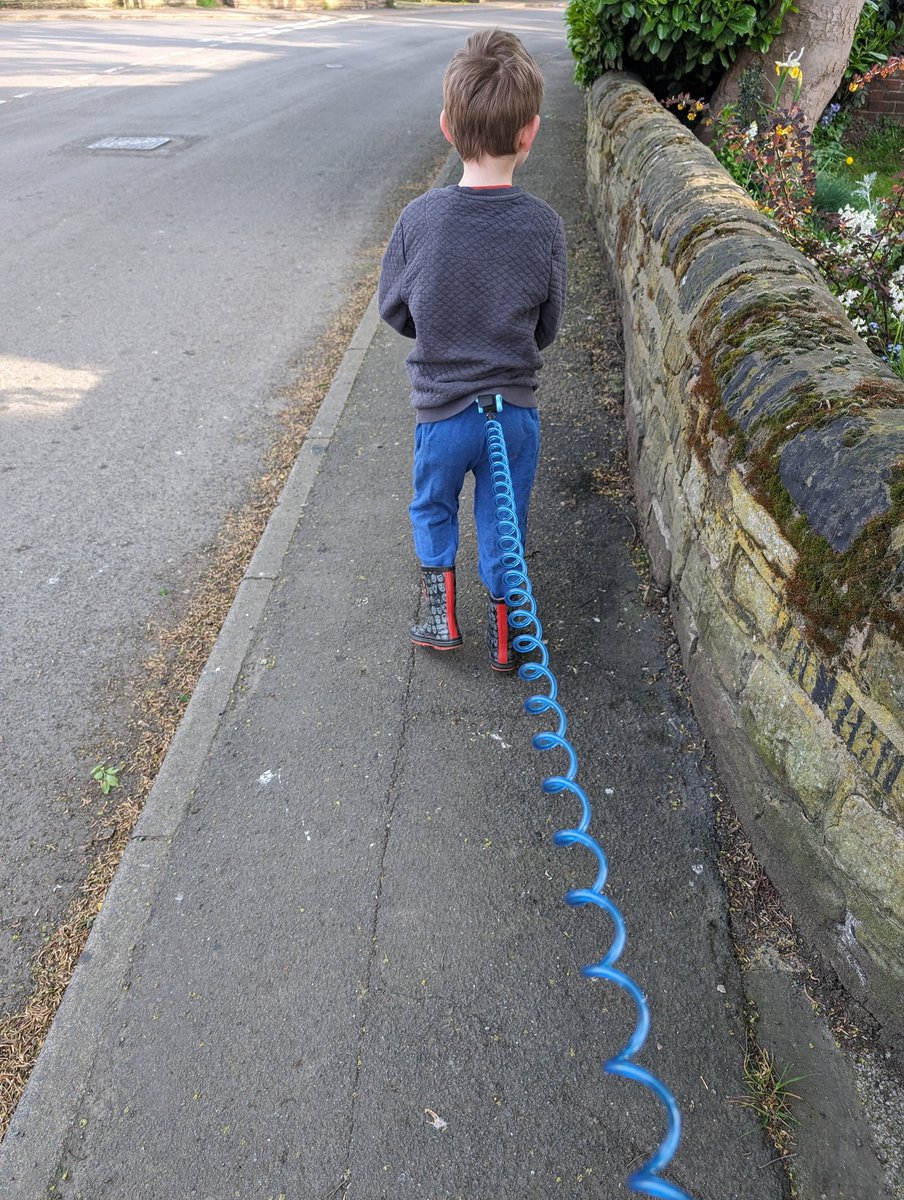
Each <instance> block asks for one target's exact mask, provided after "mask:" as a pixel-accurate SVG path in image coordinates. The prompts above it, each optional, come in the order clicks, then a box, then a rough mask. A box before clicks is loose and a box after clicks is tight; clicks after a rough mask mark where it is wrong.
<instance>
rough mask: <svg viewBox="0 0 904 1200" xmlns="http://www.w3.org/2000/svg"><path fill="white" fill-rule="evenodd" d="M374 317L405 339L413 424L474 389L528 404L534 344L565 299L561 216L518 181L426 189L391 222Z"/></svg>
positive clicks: (437, 416)
mask: <svg viewBox="0 0 904 1200" xmlns="http://www.w3.org/2000/svg"><path fill="white" fill-rule="evenodd" d="M379 302H380V316H381V317H382V318H383V320H384V321H386V322H388V324H390V325H391V326H392V327H393V329H395V330H397V331H398V332H399V333H401V334H404V336H405V337H410V338H414V349H413V350H412V351H411V353H410V354H409V355H408V358H407V360H406V361H407V364H408V375H409V378H410V380H411V387H412V396H411V403H412V404H413V405H414V408H415V410H416V413H417V419H418V421H441V420H443V419H444V418H446V417H451V416H454V415H455V414H456V413H457V412H461V411H462V410H463V409H464V408H466V407H467V406H468V404H470V403H471V402H472V400H473V398H474V396H476V395H477V394H478V393H479V392H487V391H496V392H501V393H502V394H503V396H504V397H505V399H506V401H508V403H510V404H516V405H520V406H522V407H526V408H533V407H535V406H536V397H535V392H536V388H537V384H538V382H539V380H538V372H539V370H540V368H541V367H542V366H543V359H542V358H541V357H540V351H541V350H543V349H545V348H546V347H547V346H548V345H549V344H550V343H551V342H552V340H553V339H554V338H555V336H556V332H557V331H558V328H559V323H560V321H561V319H562V311H563V308H564V304H565V229H564V226H563V224H562V218H561V217H560V216H559V215H558V214H557V213H556V212H555V211H554V210H553V209H552V208H550V207H549V205H548V204H546V203H544V201H542V200H539V199H538V198H537V197H536V196H532V195H531V194H530V193H529V192H525V191H524V190H523V188H520V187H511V188H462V187H458V186H455V185H453V186H451V187H445V188H434V189H433V190H432V191H429V192H425V193H424V195H422V196H419V197H418V198H417V199H416V200H412V202H411V203H410V204H409V205H408V207H407V208H406V209H405V210H404V211H403V212H402V215H401V216H400V217H399V219H398V221H397V222H396V227H395V229H394V230H393V233H392V237H391V238H390V240H389V245H388V246H387V248H386V253H385V254H384V256H383V265H382V269H381V273H380V290H379Z"/></svg>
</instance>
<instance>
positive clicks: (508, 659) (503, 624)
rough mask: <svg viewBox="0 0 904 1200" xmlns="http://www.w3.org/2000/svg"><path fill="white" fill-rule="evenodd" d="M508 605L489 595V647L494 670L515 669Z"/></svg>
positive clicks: (491, 664)
mask: <svg viewBox="0 0 904 1200" xmlns="http://www.w3.org/2000/svg"><path fill="white" fill-rule="evenodd" d="M508 614H509V610H508V605H507V604H506V602H505V601H504V600H500V599H497V598H496V597H495V596H488V597H487V649H488V650H489V652H490V666H491V667H492V668H493V670H494V671H514V669H515V655H514V652H513V651H512V630H511V627H510V625H509V623H508Z"/></svg>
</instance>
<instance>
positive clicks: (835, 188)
mask: <svg viewBox="0 0 904 1200" xmlns="http://www.w3.org/2000/svg"><path fill="white" fill-rule="evenodd" d="M846 205H851V206H852V207H853V206H855V205H856V197H855V196H854V184H853V182H852V181H851V180H850V179H839V178H838V177H837V176H836V175H829V174H828V173H824V172H822V171H817V172H816V195H815V196H814V198H813V207H814V208H816V209H817V210H818V211H819V212H838V211H839V209H842V208H844V207H845V206H846Z"/></svg>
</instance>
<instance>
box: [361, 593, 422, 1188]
mask: <svg viewBox="0 0 904 1200" xmlns="http://www.w3.org/2000/svg"><path fill="white" fill-rule="evenodd" d="M416 615H417V611H416V610H415V613H414V616H413V617H412V622H413V620H414V618H415V617H416ZM413 679H414V647H413V646H411V647H409V651H408V671H407V675H406V678H405V690H404V694H403V696H402V704H401V721H400V727H399V735H398V743H397V745H396V751H395V755H394V757H393V761H392V767H391V768H390V773H389V783H388V785H387V789H386V798H385V809H384V825H383V842H382V845H381V847H380V861H379V867H378V871H377V885H376V890H375V892H374V906H373V919H372V921H371V927H370V948H369V950H368V954H367V966H366V968H365V971H364V988H363V992H362V997H361V998H362V1018H361V1025H360V1027H359V1030H358V1046H357V1055H356V1058H355V1077H354V1081H353V1083H352V1102H351V1111H350V1114H349V1127H348V1145H347V1148H346V1155H345V1161H346V1163H347V1166H346V1170H345V1181H344V1186H345V1187H346V1188H347V1187H348V1186H349V1183H350V1181H351V1169H352V1168H351V1161H352V1146H353V1144H354V1140H355V1125H356V1119H357V1111H358V1092H359V1083H360V1079H361V1071H362V1067H363V1064H364V1043H365V1039H366V1037H367V1026H368V1021H369V1019H370V1012H371V982H372V980H373V974H374V963H375V962H376V956H377V930H378V928H379V923H380V906H381V902H382V898H383V877H384V868H385V864H386V854H387V851H388V849H389V838H390V835H391V832H392V822H393V818H394V816H395V810H396V796H397V787H398V781H399V777H400V775H401V772H402V764H403V762H404V757H405V750H406V747H407V744H408V727H409V725H410V722H411V712H410V701H411V685H412V681H413ZM344 1195H345V1193H344V1192H343V1196H344Z"/></svg>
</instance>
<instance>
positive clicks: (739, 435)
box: [588, 73, 904, 1034]
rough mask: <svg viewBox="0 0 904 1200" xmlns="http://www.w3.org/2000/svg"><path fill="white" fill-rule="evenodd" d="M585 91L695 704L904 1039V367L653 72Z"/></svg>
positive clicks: (750, 823) (594, 182)
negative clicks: (653, 85)
mask: <svg viewBox="0 0 904 1200" xmlns="http://www.w3.org/2000/svg"><path fill="white" fill-rule="evenodd" d="M588 104H589V111H588V188H589V196H590V202H591V205H592V208H593V211H594V214H595V218H596V221H597V225H598V229H599V233H600V238H601V241H602V244H603V247H604V250H605V252H606V254H607V256H608V259H609V261H610V265H611V267H612V270H613V275H614V277H615V279H616V280H617V281H618V286H619V289H620V299H621V306H622V318H623V324H624V339H625V354H626V395H625V416H626V421H627V427H628V440H629V452H630V458H631V466H632V472H633V476H634V482H635V489H636V495H637V503H638V508H639V512H640V517H641V522H642V526H643V536H644V540H645V543H646V546H647V548H648V551H649V554H650V559H651V562H652V569H653V575H654V579H655V581H656V583H657V584H658V585H659V586H661V587H662V588H667V589H669V594H670V597H671V607H672V613H673V617H674V621H675V625H676V628H677V631H678V636H679V640H680V643H681V647H682V654H683V658H684V663H685V667H686V670H687V673H688V677H689V679H690V683H691V688H692V694H693V697H694V705H695V709H696V711H697V714H698V716H699V719H700V722H701V724H702V726H703V728H704V730H705V732H706V735H707V738H708V741H709V743H710V745H711V747H712V749H713V750H714V752H715V754H716V757H717V760H718V762H719V766H720V770H721V773H722V776H723V779H724V781H725V783H726V786H727V787H728V788H729V789H730V791H731V794H732V798H733V801H734V803H735V806H736V808H737V810H738V814H739V816H740V818H741V820H742V822H743V823H744V825H745V828H746V830H747V833H748V835H749V836H750V837H751V840H752V842H753V844H754V847H755V849H756V851H757V853H758V855H759V856H760V858H761V860H762V861H763V863H764V865H765V867H766V869H767V870H768V872H769V874H770V876H771V877H772V879H773V882H774V883H775V884H776V886H777V887H778V889H779V891H780V892H781V893H782V895H783V897H784V899H785V902H786V904H787V905H788V907H789V909H790V910H791V912H792V914H793V915H794V916H795V918H796V919H797V922H798V924H799V925H800V926H801V927H802V929H803V931H804V933H805V934H806V935H807V936H808V937H809V938H810V939H811V940H812V941H814V942H815V944H816V945H817V947H818V948H819V949H820V950H821V951H822V953H823V954H825V955H826V956H827V957H828V958H829V959H830V961H831V962H832V964H833V965H834V967H835V969H836V970H837V972H838V974H839V975H840V977H841V978H842V979H843V980H844V982H845V983H846V984H847V986H848V987H849V988H850V990H851V991H852V992H853V994H854V995H855V996H856V997H857V998H858V999H860V1000H861V1001H862V1002H863V1003H864V1004H865V1005H866V1006H867V1007H868V1008H869V1009H870V1011H872V1012H873V1013H874V1014H875V1015H876V1016H877V1017H878V1018H879V1020H881V1021H883V1022H884V1023H885V1024H886V1026H887V1031H888V1032H889V1033H891V1032H894V1033H895V1034H900V1032H901V1025H902V1023H904V1020H902V1005H901V995H902V983H904V727H902V715H904V644H902V631H904V555H902V551H904V524H902V520H904V516H902V514H904V469H902V463H904V408H902V407H901V406H902V405H904V384H902V382H901V381H900V380H899V379H898V378H897V377H896V376H894V375H893V373H892V372H891V371H890V369H888V368H886V367H885V366H884V365H883V364H881V363H880V362H879V361H878V360H877V359H876V358H875V357H874V356H873V355H872V354H871V353H870V352H869V350H868V349H867V348H866V346H865V345H864V344H863V343H862V342H861V341H860V339H859V338H858V337H857V335H856V334H855V332H854V331H853V329H852V328H851V325H850V323H849V322H848V320H847V317H846V315H845V313H844V310H843V309H842V308H841V306H840V305H839V304H838V302H837V301H836V300H835V299H834V298H833V297H832V296H831V295H830V293H829V292H828V291H827V289H826V287H825V285H824V283H823V282H822V279H821V277H820V276H819V274H818V272H817V271H816V269H815V267H813V265H812V264H811V263H810V262H809V261H808V260H807V259H806V258H804V257H803V256H802V255H801V254H799V253H797V251H795V250H794V249H793V248H792V247H791V246H790V245H789V244H788V243H787V242H786V241H785V239H784V238H783V237H782V236H781V235H780V233H779V232H778V231H777V229H776V228H775V226H774V225H773V224H772V223H771V222H770V221H769V220H768V219H767V218H766V217H765V216H764V215H763V214H761V213H760V212H759V211H758V210H757V208H756V207H755V205H754V204H753V202H752V201H751V200H750V198H749V197H748V196H747V194H746V193H745V192H744V191H742V190H741V189H740V188H739V187H738V186H736V185H735V184H734V182H733V181H732V180H731V179H730V178H729V176H728V175H727V174H726V173H725V172H724V171H723V170H722V168H721V167H720V166H719V164H718V163H717V162H716V160H715V158H714V157H713V155H712V154H711V153H710V151H709V150H708V149H706V148H705V147H704V146H702V145H701V144H700V143H699V142H698V141H697V140H696V138H695V137H694V136H693V134H692V132H691V131H690V130H689V129H688V128H687V127H686V126H684V125H682V124H681V123H680V122H679V121H678V120H677V119H676V118H675V117H674V116H672V115H671V114H670V113H667V112H666V111H664V110H663V109H662V108H661V107H660V106H659V105H658V104H657V103H656V101H655V99H654V98H653V97H652V96H651V95H650V93H649V92H648V91H646V89H645V88H643V87H642V86H641V85H640V84H639V83H638V82H637V81H636V80H634V79H633V78H632V77H630V76H626V75H622V74H617V73H611V74H609V75H607V76H605V77H604V78H603V79H601V80H599V81H598V82H597V84H596V85H595V86H594V88H593V90H592V92H591V93H590V95H589V99H588Z"/></svg>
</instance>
